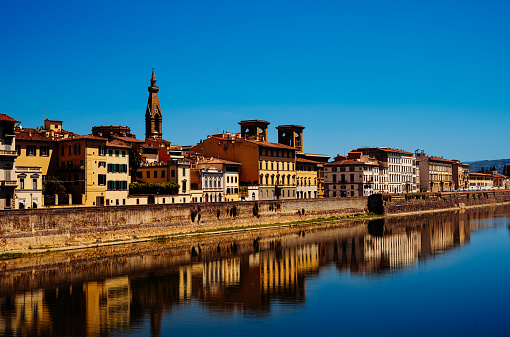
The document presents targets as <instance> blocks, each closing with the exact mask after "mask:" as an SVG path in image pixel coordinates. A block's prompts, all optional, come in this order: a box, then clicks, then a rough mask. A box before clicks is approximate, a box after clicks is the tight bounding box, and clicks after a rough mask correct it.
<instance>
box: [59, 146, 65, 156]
mask: <svg viewBox="0 0 510 337" xmlns="http://www.w3.org/2000/svg"><path fill="white" fill-rule="evenodd" d="M60 155H61V156H63V155H64V146H61V147H60Z"/></svg>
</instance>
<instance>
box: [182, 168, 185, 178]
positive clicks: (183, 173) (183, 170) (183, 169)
mask: <svg viewBox="0 0 510 337" xmlns="http://www.w3.org/2000/svg"><path fill="white" fill-rule="evenodd" d="M182 175H183V176H186V168H185V167H183V168H182Z"/></svg>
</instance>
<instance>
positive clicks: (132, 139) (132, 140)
mask: <svg viewBox="0 0 510 337" xmlns="http://www.w3.org/2000/svg"><path fill="white" fill-rule="evenodd" d="M113 138H115V139H118V140H122V141H123V142H126V143H143V140H140V139H136V138H134V137H119V136H115V137H113Z"/></svg>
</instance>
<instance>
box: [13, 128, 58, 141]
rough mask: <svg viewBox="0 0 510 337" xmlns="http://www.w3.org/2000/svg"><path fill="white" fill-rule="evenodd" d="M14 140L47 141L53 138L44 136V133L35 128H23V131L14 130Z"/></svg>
mask: <svg viewBox="0 0 510 337" xmlns="http://www.w3.org/2000/svg"><path fill="white" fill-rule="evenodd" d="M30 130H33V131H30ZM16 140H36V141H47V142H48V141H54V140H55V139H53V138H51V137H46V135H41V134H40V133H39V131H37V130H36V129H23V131H16Z"/></svg>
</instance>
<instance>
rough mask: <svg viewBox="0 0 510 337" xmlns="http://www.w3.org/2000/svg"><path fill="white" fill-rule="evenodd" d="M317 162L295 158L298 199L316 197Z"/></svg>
mask: <svg viewBox="0 0 510 337" xmlns="http://www.w3.org/2000/svg"><path fill="white" fill-rule="evenodd" d="M319 164H321V163H319V162H316V161H313V160H309V159H303V158H299V157H298V158H296V197H297V198H298V199H310V198H317V197H318V189H317V184H318V181H317V180H318V177H317V171H318V170H319V168H318V166H319Z"/></svg>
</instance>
